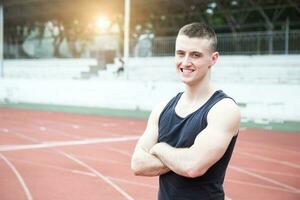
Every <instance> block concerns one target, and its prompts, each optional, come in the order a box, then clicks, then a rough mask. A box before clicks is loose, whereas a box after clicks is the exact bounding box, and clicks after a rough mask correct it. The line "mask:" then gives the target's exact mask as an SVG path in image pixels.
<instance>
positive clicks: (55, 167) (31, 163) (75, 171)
mask: <svg viewBox="0 0 300 200" xmlns="http://www.w3.org/2000/svg"><path fill="white" fill-rule="evenodd" d="M69 155H72V156H74V157H78V156H75V155H74V154H69ZM10 160H14V161H15V162H20V163H24V164H27V165H35V166H39V167H45V168H51V169H54V170H59V171H64V172H68V173H75V174H79V175H83V176H90V177H97V175H96V174H94V173H92V172H86V171H80V170H76V169H68V168H63V167H58V166H56V165H49V164H41V163H37V162H32V161H28V160H21V159H15V158H14V159H11V158H10ZM106 177H107V178H109V179H111V180H113V181H116V182H121V183H128V184H131V185H137V186H141V187H148V188H154V189H157V188H158V187H157V186H155V185H150V184H145V183H140V182H136V181H130V180H125V179H120V178H115V177H111V176H106Z"/></svg>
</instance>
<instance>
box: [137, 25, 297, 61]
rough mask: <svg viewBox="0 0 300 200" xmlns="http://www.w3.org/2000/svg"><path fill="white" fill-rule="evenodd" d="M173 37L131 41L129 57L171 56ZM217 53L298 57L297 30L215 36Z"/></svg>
mask: <svg viewBox="0 0 300 200" xmlns="http://www.w3.org/2000/svg"><path fill="white" fill-rule="evenodd" d="M175 39H176V37H160V38H152V39H151V38H146V39H143V40H138V41H132V43H131V56H133V57H149V56H173V55H174V52H175ZM217 48H218V51H219V52H220V53H221V54H223V55H263V54H299V53H300V30H294V31H289V32H286V31H273V32H247V33H236V34H218V47H217Z"/></svg>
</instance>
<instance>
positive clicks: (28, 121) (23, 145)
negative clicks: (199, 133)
mask: <svg viewBox="0 0 300 200" xmlns="http://www.w3.org/2000/svg"><path fill="white" fill-rule="evenodd" d="M145 126H146V121H145V120H136V119H122V118H112V117H100V116H88V115H79V114H66V113H54V112H40V111H30V110H22V109H6V108H0V186H1V187H0V199H1V200H23V199H28V200H31V199H38V200H39V199H40V200H50V199H65V200H68V199H70V200H79V199H91V200H92V199H101V200H112V199H113V200H119V199H120V200H121V199H122V200H132V199H134V200H143V199H144V200H154V199H156V195H157V189H158V188H157V178H156V177H155V178H148V177H136V176H134V175H133V174H132V172H131V171H130V157H131V153H132V151H133V148H134V146H135V143H136V141H137V138H138V136H139V135H140V134H141V133H142V131H143V130H144V128H145ZM224 188H225V192H226V195H227V197H228V198H229V199H233V200H253V199H264V200H281V199H284V200H298V199H300V134H296V133H281V132H270V131H266V130H242V131H241V132H240V135H239V138H238V141H237V145H236V148H235V151H234V154H233V157H232V160H231V162H230V165H229V168H228V171H227V175H226V179H225V183H224Z"/></svg>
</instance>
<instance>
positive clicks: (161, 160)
mask: <svg viewBox="0 0 300 200" xmlns="http://www.w3.org/2000/svg"><path fill="white" fill-rule="evenodd" d="M216 45H217V38H216V35H215V32H214V30H213V29H212V28H210V27H209V26H208V25H205V24H202V23H192V24H188V25H186V26H184V27H182V28H181V29H180V31H179V33H178V36H177V39H176V55H175V61H176V70H177V73H178V75H179V77H180V80H181V81H182V82H183V83H184V84H185V91H184V92H183V93H179V94H177V95H176V96H175V97H174V98H172V99H171V100H170V101H169V102H163V103H161V104H159V105H158V106H156V108H154V110H153V111H152V113H151V115H150V117H149V120H148V124H147V127H146V130H145V132H144V134H143V135H142V136H141V138H140V139H139V141H138V143H137V145H136V148H135V150H134V153H133V156H132V163H131V167H132V170H133V171H134V173H135V175H140V176H160V177H159V194H158V199H159V200H176V199H178V200H179V199H185V200H206V199H213V200H219V199H224V196H225V195H224V191H223V182H224V177H225V172H226V168H227V166H228V162H229V160H230V157H231V154H232V151H233V148H234V145H235V141H236V138H237V134H238V128H239V123H240V111H239V108H238V106H237V105H236V103H235V102H234V101H233V99H231V98H230V97H228V96H227V95H226V94H225V93H224V92H223V91H221V90H216V89H215V88H214V87H213V85H212V83H211V82H210V73H211V68H212V66H213V65H214V64H215V63H216V61H217V60H218V57H219V54H218V52H216Z"/></svg>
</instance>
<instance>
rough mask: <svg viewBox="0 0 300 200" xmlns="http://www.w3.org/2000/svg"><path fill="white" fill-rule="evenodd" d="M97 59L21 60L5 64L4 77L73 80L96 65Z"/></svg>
mask: <svg viewBox="0 0 300 200" xmlns="http://www.w3.org/2000/svg"><path fill="white" fill-rule="evenodd" d="M96 64H97V61H96V59H81V58H80V59H74V58H72V59H71V58H70V59H20V60H5V61H4V62H3V69H4V77H6V78H24V79H73V78H80V76H81V72H85V71H89V66H91V65H96Z"/></svg>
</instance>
